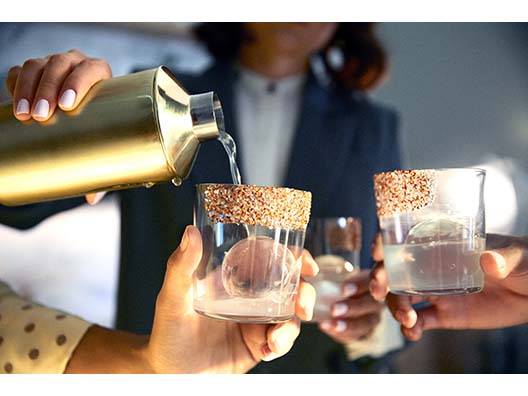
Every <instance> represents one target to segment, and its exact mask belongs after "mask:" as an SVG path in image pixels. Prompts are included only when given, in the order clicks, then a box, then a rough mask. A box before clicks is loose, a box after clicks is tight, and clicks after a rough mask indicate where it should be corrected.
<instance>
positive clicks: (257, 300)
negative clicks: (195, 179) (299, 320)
mask: <svg viewBox="0 0 528 396" xmlns="http://www.w3.org/2000/svg"><path fill="white" fill-rule="evenodd" d="M310 208H311V193H309V192H305V191H300V190H295V189H290V188H279V187H258V186H249V185H240V184H201V185H198V186H197V201H196V206H195V219H194V223H195V225H196V226H197V227H198V228H199V229H200V231H201V233H202V240H203V256H202V261H201V263H200V265H199V267H198V268H197V270H196V271H195V275H194V288H193V299H194V309H195V310H196V311H197V312H198V313H200V314H203V315H206V316H210V317H214V318H219V319H227V320H231V321H237V322H251V323H275V322H282V321H286V320H289V319H291V318H292V317H293V316H294V311H295V295H296V294H297V289H298V285H299V279H300V271H301V255H302V250H303V245H304V238H305V229H306V225H307V224H308V221H309V217H310Z"/></svg>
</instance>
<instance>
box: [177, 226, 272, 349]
mask: <svg viewBox="0 0 528 396" xmlns="http://www.w3.org/2000/svg"><path fill="white" fill-rule="evenodd" d="M187 232H188V231H187V227H186V228H185V231H184V233H183V236H182V239H181V242H180V250H181V251H182V252H184V251H185V249H187V245H188V244H189V237H188V236H187ZM266 346H267V344H266Z"/></svg>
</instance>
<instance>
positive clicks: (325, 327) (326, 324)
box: [320, 320, 332, 330]
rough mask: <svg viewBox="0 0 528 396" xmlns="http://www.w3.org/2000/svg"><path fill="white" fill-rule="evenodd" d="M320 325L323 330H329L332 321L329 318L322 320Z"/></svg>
mask: <svg viewBox="0 0 528 396" xmlns="http://www.w3.org/2000/svg"><path fill="white" fill-rule="evenodd" d="M320 326H321V329H323V330H330V329H331V328H332V322H330V321H329V320H323V321H322V322H321V325H320Z"/></svg>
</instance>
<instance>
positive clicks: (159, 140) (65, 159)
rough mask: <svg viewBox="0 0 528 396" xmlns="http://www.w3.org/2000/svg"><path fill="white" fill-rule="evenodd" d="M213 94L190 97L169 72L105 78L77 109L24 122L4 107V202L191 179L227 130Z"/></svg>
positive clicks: (0, 114) (0, 151)
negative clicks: (204, 147)
mask: <svg viewBox="0 0 528 396" xmlns="http://www.w3.org/2000/svg"><path fill="white" fill-rule="evenodd" d="M223 123H224V120H223V113H222V108H221V105H220V101H219V100H218V98H217V97H216V95H215V94H214V93H213V92H208V93H204V94H198V95H189V94H188V93H187V92H186V91H185V90H184V88H182V87H181V86H180V85H179V83H178V81H177V80H176V78H175V77H174V75H173V74H172V73H171V72H170V71H169V70H168V69H167V68H165V67H159V68H157V69H152V70H147V71H143V72H139V73H134V74H130V75H127V76H122V77H116V78H112V79H109V80H104V81H101V82H99V83H97V84H96V85H94V86H93V87H92V89H91V90H90V91H89V93H88V94H87V96H86V97H85V98H84V99H83V101H82V102H81V103H80V105H79V107H78V108H77V109H75V110H73V111H70V112H63V111H59V110H58V111H56V112H55V114H54V115H53V116H52V117H51V118H50V119H49V120H47V121H46V122H42V123H41V122H36V121H32V120H30V121H26V122H20V121H19V120H17V119H16V118H15V117H14V116H13V110H12V103H11V102H8V103H4V104H2V105H0V135H1V139H0V204H3V205H22V204H28V203H34V202H40V201H47V200H53V199H59V198H66V197H73V196H79V195H85V194H88V193H94V192H99V191H111V190H119V189H125V188H132V187H139V186H145V187H151V186H152V185H154V184H155V183H159V182H168V181H171V180H172V181H173V183H174V184H175V185H179V184H181V182H182V180H184V179H185V178H187V177H188V175H189V172H190V170H191V168H192V165H193V162H194V159H195V157H196V155H197V152H198V148H199V145H200V143H202V142H204V141H207V140H211V139H217V138H218V136H219V131H220V130H223V128H224V124H223Z"/></svg>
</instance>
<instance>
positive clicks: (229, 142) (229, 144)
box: [218, 130, 242, 184]
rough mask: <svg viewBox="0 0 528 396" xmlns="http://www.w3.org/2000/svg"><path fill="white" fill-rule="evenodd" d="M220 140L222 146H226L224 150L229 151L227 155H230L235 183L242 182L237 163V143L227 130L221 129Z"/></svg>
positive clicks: (230, 164)
mask: <svg viewBox="0 0 528 396" xmlns="http://www.w3.org/2000/svg"><path fill="white" fill-rule="evenodd" d="M218 140H220V143H222V146H224V150H225V151H226V153H227V156H228V157H229V167H230V169H231V178H232V179H233V184H242V179H241V177H240V171H239V170H238V166H237V164H236V144H235V141H234V140H233V138H232V137H231V135H229V134H228V133H227V132H226V131H222V130H221V131H220V136H219V137H218Z"/></svg>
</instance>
